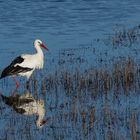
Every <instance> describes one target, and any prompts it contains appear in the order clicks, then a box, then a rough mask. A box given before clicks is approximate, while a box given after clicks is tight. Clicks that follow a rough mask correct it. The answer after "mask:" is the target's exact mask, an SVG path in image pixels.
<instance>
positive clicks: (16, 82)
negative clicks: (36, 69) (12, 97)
mask: <svg viewBox="0 0 140 140" xmlns="http://www.w3.org/2000/svg"><path fill="white" fill-rule="evenodd" d="M13 80H14V81H15V84H16V88H19V86H20V84H19V82H18V81H17V80H16V78H15V77H13Z"/></svg>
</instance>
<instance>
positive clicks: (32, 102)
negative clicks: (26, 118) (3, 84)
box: [1, 93, 47, 128]
mask: <svg viewBox="0 0 140 140" xmlns="http://www.w3.org/2000/svg"><path fill="white" fill-rule="evenodd" d="M1 98H2V100H3V102H5V104H7V105H9V106H10V107H12V108H13V110H15V111H16V112H17V113H19V114H22V115H36V116H37V118H36V126H37V127H38V128H41V127H42V126H43V125H44V124H45V123H46V122H47V121H46V120H44V117H45V104H44V100H42V99H40V100H36V99H35V98H34V97H33V96H32V94H31V93H26V94H22V95H15V96H9V97H7V96H4V95H2V94H1Z"/></svg>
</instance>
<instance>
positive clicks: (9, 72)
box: [0, 39, 48, 87]
mask: <svg viewBox="0 0 140 140" xmlns="http://www.w3.org/2000/svg"><path fill="white" fill-rule="evenodd" d="M34 46H35V49H36V53H35V54H22V55H21V56H18V57H17V58H16V59H14V60H13V61H12V63H11V64H10V65H9V66H8V67H6V68H5V69H4V70H3V72H2V74H1V77H0V79H1V78H4V77H6V76H17V75H19V76H25V77H27V79H29V78H30V77H31V75H32V73H33V71H34V70H35V69H42V68H43V65H44V54H43V51H42V49H41V48H44V49H46V50H47V51H48V48H47V47H46V46H45V45H44V44H43V43H42V41H41V40H39V39H37V40H35V42H34ZM14 80H15V79H14ZM15 81H16V80H15ZM16 86H17V87H18V86H19V83H18V82H17V81H16Z"/></svg>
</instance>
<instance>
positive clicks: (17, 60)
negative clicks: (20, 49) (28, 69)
mask: <svg viewBox="0 0 140 140" xmlns="http://www.w3.org/2000/svg"><path fill="white" fill-rule="evenodd" d="M23 61H24V58H22V57H21V56H18V57H17V58H15V59H14V60H13V61H12V63H11V64H10V66H14V65H15V64H20V63H22V62H23Z"/></svg>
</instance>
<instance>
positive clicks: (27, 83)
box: [26, 80, 30, 90]
mask: <svg viewBox="0 0 140 140" xmlns="http://www.w3.org/2000/svg"><path fill="white" fill-rule="evenodd" d="M29 85H30V81H29V80H27V81H26V89H27V90H29Z"/></svg>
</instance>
